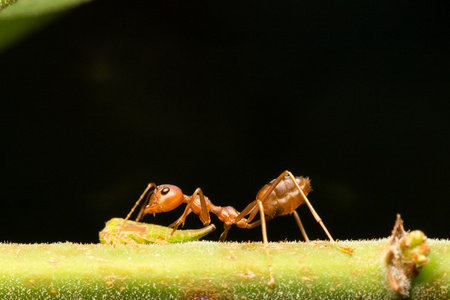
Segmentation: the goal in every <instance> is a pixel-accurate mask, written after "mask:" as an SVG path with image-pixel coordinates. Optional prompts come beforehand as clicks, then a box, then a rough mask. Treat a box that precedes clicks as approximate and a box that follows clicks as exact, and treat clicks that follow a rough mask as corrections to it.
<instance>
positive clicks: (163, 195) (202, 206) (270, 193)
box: [114, 171, 353, 285]
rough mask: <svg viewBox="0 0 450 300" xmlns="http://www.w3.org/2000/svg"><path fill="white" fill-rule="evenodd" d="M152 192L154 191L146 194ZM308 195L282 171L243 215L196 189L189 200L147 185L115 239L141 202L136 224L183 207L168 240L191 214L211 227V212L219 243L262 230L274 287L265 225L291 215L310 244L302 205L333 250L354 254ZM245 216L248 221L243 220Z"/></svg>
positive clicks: (302, 181) (173, 189)
mask: <svg viewBox="0 0 450 300" xmlns="http://www.w3.org/2000/svg"><path fill="white" fill-rule="evenodd" d="M152 188H153V191H152V192H151V193H149V191H150V190H151V189H152ZM310 191H311V184H310V180H309V178H305V177H295V176H294V175H293V174H292V173H291V172H289V171H284V172H283V173H281V174H280V175H279V176H278V177H277V178H276V179H274V180H272V181H271V182H270V183H268V184H266V185H265V186H264V187H262V188H261V189H260V190H259V192H258V194H257V195H256V200H254V201H253V202H251V203H250V204H249V205H248V206H247V207H246V208H245V209H244V210H243V211H242V212H240V213H239V212H238V211H237V210H236V209H235V208H234V207H232V206H225V207H221V206H216V205H214V204H212V202H211V201H210V200H209V199H208V197H206V196H205V195H203V192H202V190H201V189H200V188H197V189H196V190H195V191H194V193H193V194H192V196H187V195H184V194H183V192H182V191H181V189H180V188H179V187H177V186H175V185H169V184H163V185H158V186H157V185H156V184H155V183H150V184H148V186H147V188H146V189H145V190H144V192H143V193H142V195H141V196H140V197H139V199H138V200H137V201H136V203H135V205H134V206H133V208H132V209H131V211H130V212H129V213H128V215H127V217H126V218H125V220H124V222H123V223H122V225H121V227H120V228H119V231H118V234H117V235H116V239H117V236H119V234H120V231H121V230H122V228H123V226H124V224H125V222H126V221H127V220H128V219H129V218H130V217H131V214H132V213H133V212H134V210H135V209H136V207H137V206H138V205H139V203H140V202H141V201H142V200H143V199H144V198H145V200H144V203H143V204H142V207H141V210H140V211H139V214H138V216H137V218H136V221H139V220H141V219H142V218H143V217H144V216H145V215H146V214H150V213H151V214H153V215H155V214H157V213H162V212H168V211H171V210H173V209H175V208H177V207H178V206H180V205H181V204H183V203H186V209H185V210H184V213H183V214H182V215H181V217H180V218H178V220H176V221H175V222H174V223H172V224H171V225H169V227H172V228H173V230H172V233H171V234H170V235H169V237H170V236H171V235H172V234H174V233H175V231H176V230H177V228H178V227H179V226H180V225H181V226H183V225H184V222H185V220H186V217H187V216H188V215H189V214H190V213H191V212H194V213H195V214H196V215H198V216H199V218H200V220H201V221H202V222H203V225H204V226H206V225H209V224H210V223H211V217H210V214H209V213H210V212H211V213H213V214H215V215H216V216H217V217H218V218H219V220H220V221H221V222H223V223H224V232H223V233H222V234H221V235H220V238H219V240H220V241H221V242H223V241H225V239H226V237H227V233H228V230H229V229H230V228H231V226H232V225H236V226H237V227H240V228H247V229H251V228H255V227H257V226H261V229H262V235H263V242H264V248H265V250H266V254H267V260H268V266H269V274H270V281H269V282H268V284H269V285H273V284H274V283H275V281H274V277H273V270H272V265H271V263H270V256H269V243H268V240H267V230H266V221H269V220H272V219H274V218H276V217H279V216H284V215H287V214H293V215H294V217H295V220H296V222H297V225H298V227H299V228H300V231H301V233H302V235H303V237H304V238H305V241H306V242H309V241H310V240H309V238H308V236H307V234H306V231H305V229H304V228H303V224H302V222H301V221H300V217H299V215H298V213H297V212H296V209H297V207H299V206H300V205H302V204H303V203H306V205H307V206H308V208H309V210H310V211H311V213H312V215H313V216H314V218H315V219H316V221H317V222H318V223H319V224H320V225H321V226H322V228H323V230H324V231H325V233H326V235H327V236H328V238H329V239H330V241H331V242H332V243H333V245H334V246H336V247H337V248H339V249H340V250H342V251H344V252H346V253H349V254H350V253H352V252H353V249H351V248H344V247H341V246H339V245H337V244H336V243H335V241H334V239H333V237H332V236H331V234H330V233H329V231H328V230H327V228H326V227H325V224H324V223H323V222H322V219H321V218H320V217H319V215H318V214H317V212H316V211H315V210H314V208H313V207H312V205H311V203H310V202H309V200H308V198H306V195H307V194H308V193H309V192H310ZM258 212H259V213H260V220H257V221H254V222H252V221H253V219H254V218H255V216H256V215H257V214H258ZM247 215H248V217H247V218H245V217H246V216H247ZM266 215H267V216H266ZM115 245H116V240H115V241H114V246H115Z"/></svg>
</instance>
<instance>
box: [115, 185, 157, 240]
mask: <svg viewBox="0 0 450 300" xmlns="http://www.w3.org/2000/svg"><path fill="white" fill-rule="evenodd" d="M152 187H153V188H156V184H155V183H153V182H152V183H149V184H148V185H147V187H146V188H145V190H144V192H143V193H142V194H141V196H140V197H139V199H138V200H137V201H136V203H135V204H134V206H133V208H132V209H131V211H130V212H129V213H128V215H127V216H126V218H125V220H123V222H122V224H121V225H120V227H119V230H118V231H117V233H116V237H115V238H114V242H113V247H114V248H116V245H117V238H118V237H119V235H120V233H121V232H122V229H123V226H124V225H125V223H126V222H127V221H128V219H129V218H130V217H131V214H132V213H133V212H134V210H135V209H136V207H137V206H138V205H139V203H140V202H141V201H142V199H144V196H145V195H146V194H147V192H148V191H149V190H150V189H151V188H152ZM144 204H145V203H144ZM141 213H142V209H141V211H140V212H139V216H138V217H140V216H141Z"/></svg>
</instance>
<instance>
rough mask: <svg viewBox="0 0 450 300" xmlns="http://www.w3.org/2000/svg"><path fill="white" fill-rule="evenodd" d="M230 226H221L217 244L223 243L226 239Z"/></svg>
mask: <svg viewBox="0 0 450 300" xmlns="http://www.w3.org/2000/svg"><path fill="white" fill-rule="evenodd" d="M230 228H231V225H227V224H225V223H224V224H223V229H224V230H223V232H222V234H221V235H220V237H219V242H225V239H226V238H227V234H228V230H230Z"/></svg>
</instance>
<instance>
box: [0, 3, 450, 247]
mask: <svg viewBox="0 0 450 300" xmlns="http://www.w3.org/2000/svg"><path fill="white" fill-rule="evenodd" d="M439 11H442V10H441V8H439V7H429V6H428V5H426V4H423V3H422V2H419V1H397V2H394V3H389V4H382V3H381V2H378V1H365V2H360V1H347V2H346V3H345V4H336V3H331V2H329V3H323V2H321V3H315V2H314V3H311V2H307V1H258V2H251V3H250V2H245V1H244V2H236V3H233V2H223V3H221V4H218V3H216V2H209V3H206V4H205V3H199V2H196V1H195V2H194V1H180V2H172V1H170V2H169V1H126V2H124V1H112V0H109V1H106V0H103V1H102V0H97V1H94V2H91V3H88V4H86V5H83V6H81V7H79V8H77V9H75V10H73V11H71V12H70V13H69V14H67V15H65V16H64V17H63V18H61V19H59V20H58V21H57V22H54V23H52V24H51V25H49V26H47V27H46V28H44V29H43V30H41V31H39V32H38V33H36V34H34V35H32V36H30V37H28V38H27V39H25V40H23V41H21V42H20V43H18V44H16V45H14V46H13V47H11V48H9V49H8V50H7V51H5V52H3V53H1V54H0V98H1V106H0V107H1V124H2V126H1V127H2V150H3V151H2V152H3V154H2V155H1V169H0V170H1V186H0V189H1V197H2V200H1V207H0V222H1V224H2V230H1V231H0V232H1V234H0V240H2V241H11V242H22V243H28V242H30V243H33V242H55V241H66V240H67V241H73V242H97V241H98V232H99V231H100V230H101V229H102V228H103V226H104V223H105V222H106V221H107V220H108V219H110V218H112V217H125V216H126V214H127V213H128V211H129V210H130V209H131V207H132V206H133V204H134V202H135V201H136V199H137V198H138V196H139V195H140V194H141V192H142V191H143V189H144V188H145V187H146V185H147V183H149V182H156V183H157V184H162V183H172V184H176V185H178V186H179V187H181V188H182V189H183V191H184V193H185V194H192V193H193V192H194V190H195V188H196V187H201V188H202V189H203V191H204V193H205V194H206V195H207V196H208V197H209V198H210V199H211V200H212V201H213V203H215V204H216V205H222V206H226V205H232V206H234V207H235V208H236V209H238V210H242V209H244V208H245V206H246V205H247V204H248V203H250V202H251V201H253V200H254V199H255V195H256V193H257V192H258V190H259V189H260V188H261V187H262V186H263V185H264V184H266V183H267V182H269V181H270V180H272V179H273V178H275V177H277V176H278V175H279V174H280V173H281V172H282V171H283V170H286V169H288V170H290V171H292V172H293V173H294V174H296V175H299V176H300V175H303V176H309V177H310V178H311V180H312V185H313V189H314V191H313V192H312V193H311V194H310V196H309V199H310V201H311V202H312V204H313V205H314V207H315V208H316V210H317V212H318V213H319V215H320V216H321V217H322V218H323V220H324V222H325V224H326V225H327V227H328V229H329V230H330V232H331V233H332V235H333V236H334V237H335V238H337V239H360V238H379V237H385V236H388V235H389V234H390V232H391V228H392V227H393V224H394V220H395V216H396V214H397V213H401V214H402V216H403V218H404V220H405V227H406V228H407V229H422V230H423V231H424V232H425V234H427V235H428V236H429V237H438V238H448V237H449V234H448V228H449V225H450V221H449V218H448V214H449V212H450V209H449V205H448V200H449V199H450V197H449V195H448V190H447V187H448V182H449V181H450V175H449V168H450V157H449V150H450V144H449V141H448V137H449V132H450V120H449V96H450V90H449V86H450V81H449V79H450V78H449V70H450V59H449V53H450V52H449V50H450V34H449V28H450V27H449V26H447V25H448V24H447V21H446V18H447V17H448V16H444V15H443V14H442V15H441V14H440V13H439ZM183 209H184V206H183V207H182V208H179V209H177V210H175V211H174V212H171V213H166V214H160V215H157V216H156V218H154V217H153V216H148V217H146V218H145V221H147V222H149V223H156V224H160V225H168V224H170V223H172V222H173V221H174V220H175V219H177V218H178V217H179V216H180V215H181V213H182V212H183ZM298 211H299V213H300V216H301V217H302V218H303V220H304V223H305V226H306V229H307V232H308V233H309V235H310V238H312V239H316V238H320V239H324V238H326V236H325V234H324V233H323V231H322V229H321V228H320V226H319V225H318V224H316V223H315V221H314V219H313V217H312V216H311V214H310V213H309V211H308V208H307V207H306V206H301V207H299V208H298ZM212 221H213V223H215V224H216V226H217V227H218V230H216V232H214V233H213V234H211V235H210V236H209V239H213V240H217V238H218V236H219V234H220V232H221V228H222V225H221V223H220V221H219V220H218V219H217V218H216V217H215V216H212ZM200 227H202V224H201V222H200V221H199V219H198V217H197V216H195V215H193V214H192V215H190V216H189V218H188V221H187V223H186V226H185V228H200ZM268 230H269V239H270V240H271V241H277V240H284V239H288V240H295V239H301V234H300V232H299V230H298V228H297V227H296V224H295V221H294V219H293V218H292V217H289V216H287V217H282V218H278V219H275V220H273V221H271V222H269V224H268ZM229 239H230V240H237V241H240V240H256V241H258V240H261V231H260V229H252V230H244V229H239V228H233V230H232V231H231V232H230V233H229Z"/></svg>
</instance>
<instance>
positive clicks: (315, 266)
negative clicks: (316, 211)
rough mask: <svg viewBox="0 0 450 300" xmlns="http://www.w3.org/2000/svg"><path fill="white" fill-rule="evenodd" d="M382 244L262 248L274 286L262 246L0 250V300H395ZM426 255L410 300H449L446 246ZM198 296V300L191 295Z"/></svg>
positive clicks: (449, 250)
mask: <svg viewBox="0 0 450 300" xmlns="http://www.w3.org/2000/svg"><path fill="white" fill-rule="evenodd" d="M388 242H389V240H388V239H381V240H373V241H340V242H339V244H340V245H342V246H344V247H351V248H353V249H354V253H353V254H352V255H348V254H346V253H344V252H342V251H340V250H339V249H337V248H336V247H333V246H331V245H330V244H329V243H328V242H315V243H312V244H306V243H270V255H271V261H272V266H273V269H274V274H275V285H274V286H273V287H270V286H268V285H267V281H268V280H269V277H268V275H269V273H268V266H267V258H266V255H265V251H264V246H263V245H262V243H217V242H189V243H184V244H172V245H160V244H151V245H118V246H117V247H116V248H113V247H112V246H110V245H103V244H87V245H83V244H73V243H56V244H31V245H24V244H0V298H1V299H52V298H57V297H59V298H60V299H148V298H151V299H179V298H182V299H184V298H195V297H196V296H197V297H199V295H206V296H210V297H212V298H213V299H216V298H218V299H292V298H301V299H313V298H317V299H336V298H340V299H356V298H360V299H398V295H397V293H396V292H394V291H393V290H392V289H391V288H390V287H389V283H388V275H387V272H386V264H385V262H384V259H383V257H384V256H385V253H386V248H387V247H388ZM427 243H428V245H429V246H430V248H431V252H430V254H429V256H428V258H429V260H430V261H429V263H428V264H426V265H425V266H424V267H423V269H422V271H421V273H420V274H419V275H418V277H416V278H415V279H414V280H413V282H412V285H411V289H410V296H411V299H427V298H428V299H436V298H439V297H443V298H446V299H448V298H450V278H449V277H450V244H449V241H448V240H447V241H444V240H428V241H427ZM199 298H201V297H199Z"/></svg>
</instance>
